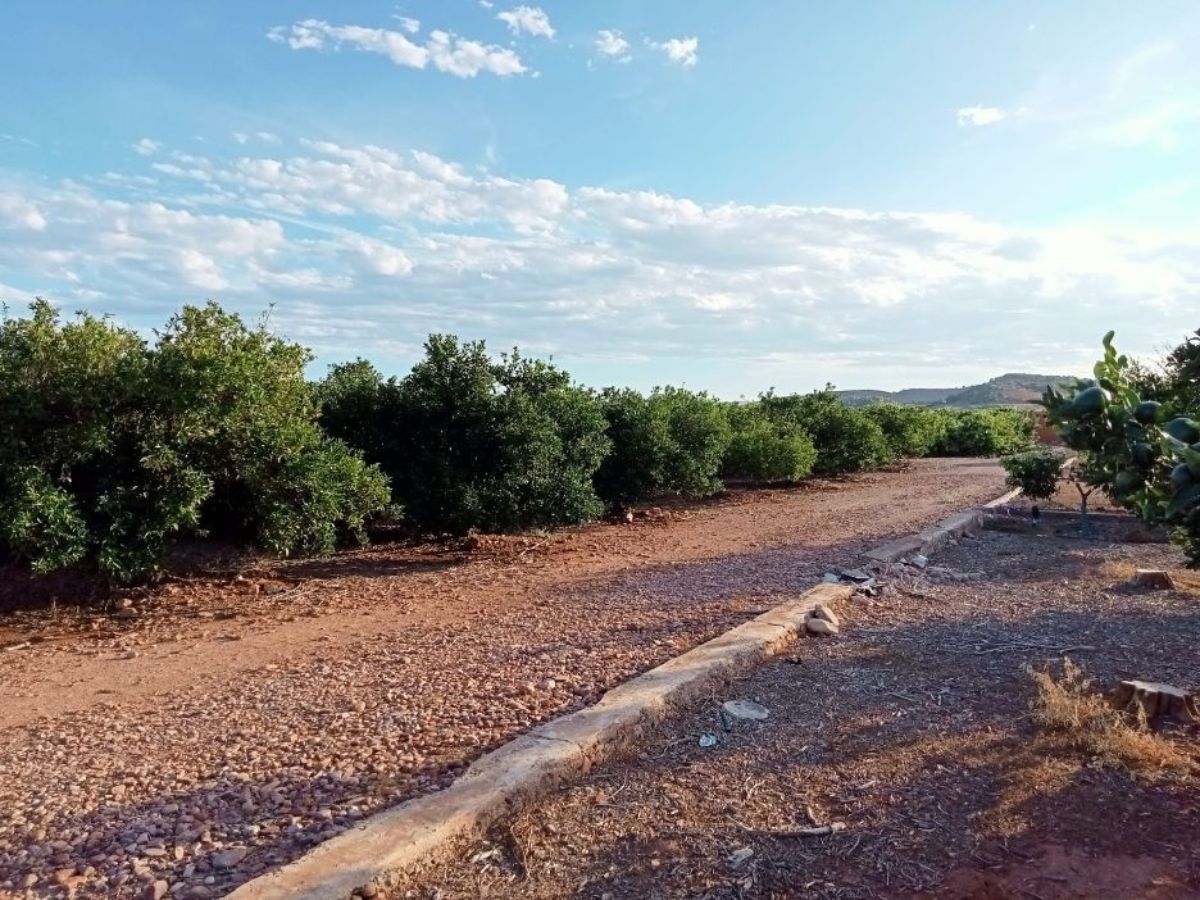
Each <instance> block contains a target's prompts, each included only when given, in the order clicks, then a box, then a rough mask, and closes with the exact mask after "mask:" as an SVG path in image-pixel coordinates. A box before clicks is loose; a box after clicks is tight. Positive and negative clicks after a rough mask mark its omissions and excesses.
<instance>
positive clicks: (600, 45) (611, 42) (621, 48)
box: [596, 28, 631, 62]
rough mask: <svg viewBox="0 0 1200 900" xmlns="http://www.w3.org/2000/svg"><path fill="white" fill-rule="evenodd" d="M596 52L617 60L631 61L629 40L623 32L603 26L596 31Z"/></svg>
mask: <svg viewBox="0 0 1200 900" xmlns="http://www.w3.org/2000/svg"><path fill="white" fill-rule="evenodd" d="M596 52H597V53H599V54H600V55H601V56H607V57H608V58H609V59H615V60H616V61H617V62H629V60H630V58H631V57H630V56H629V41H627V40H625V38H624V36H623V35H622V34H621V32H619V31H616V30H609V29H607V28H602V29H601V30H600V31H598V32H596Z"/></svg>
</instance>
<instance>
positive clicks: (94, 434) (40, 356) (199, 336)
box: [0, 301, 386, 581]
mask: <svg viewBox="0 0 1200 900" xmlns="http://www.w3.org/2000/svg"><path fill="white" fill-rule="evenodd" d="M307 362H308V354H307V351H305V350H304V349H303V348H302V347H299V346H297V345H294V344H289V343H287V342H285V341H282V340H280V339H278V338H276V337H274V336H273V335H271V334H270V333H269V332H268V331H267V330H266V329H265V328H258V329H248V328H246V327H245V325H243V324H242V322H241V320H240V319H238V318H237V317H236V316H232V315H229V314H226V313H224V312H223V311H222V310H221V309H220V308H219V307H218V306H216V305H215V304H209V305H208V306H206V307H203V308H196V307H187V308H185V309H184V310H183V311H182V312H181V313H180V314H179V315H177V316H175V317H173V318H172V319H171V320H170V322H169V323H168V324H167V326H166V327H165V328H164V330H163V331H162V332H160V333H159V334H158V335H157V340H156V343H155V345H154V346H152V347H150V346H147V345H146V343H145V342H144V341H142V340H141V339H140V338H138V337H137V336H136V335H135V334H133V333H132V332H129V331H126V330H124V329H120V328H117V327H115V326H113V325H112V324H111V323H109V322H107V321H105V320H103V319H97V318H95V317H91V316H87V315H80V316H77V317H76V318H75V319H74V320H72V321H68V322H65V323H64V322H62V321H60V319H59V317H58V315H57V314H56V313H55V311H54V310H53V308H52V307H51V306H50V305H49V304H46V303H44V302H41V301H39V302H38V303H36V304H34V306H33V315H32V316H31V317H30V318H28V319H15V320H6V321H5V322H4V323H3V325H2V327H0V473H3V475H0V508H3V510H4V511H5V513H6V515H5V525H4V526H3V529H2V530H0V549H3V550H4V551H5V552H7V554H8V555H10V556H12V557H15V558H17V559H23V560H26V561H27V562H28V563H29V564H30V566H31V568H32V569H33V570H34V571H36V572H39V573H44V572H49V571H52V570H54V569H58V568H62V567H63V566H66V565H71V564H74V563H78V562H82V561H85V560H91V561H93V562H94V563H95V564H96V565H97V566H98V568H99V569H100V571H101V573H102V574H103V575H105V576H106V577H108V578H110V579H112V580H115V581H131V580H134V579H136V578H139V577H141V576H143V575H145V574H147V573H149V572H152V571H153V570H154V569H155V567H156V566H157V565H158V564H159V562H160V561H161V559H162V556H163V555H164V553H166V551H167V549H168V547H169V545H170V543H171V542H172V541H173V540H175V539H176V538H178V537H179V536H181V535H185V534H193V535H198V534H205V533H208V534H212V535H214V536H216V537H221V538H227V539H236V540H250V541H254V542H256V543H259V544H261V545H263V546H265V547H268V548H270V549H273V550H276V551H278V552H281V553H289V552H295V551H303V552H327V551H329V550H332V549H333V547H334V546H335V544H336V542H337V539H338V538H339V537H340V536H341V535H343V534H345V535H348V536H357V537H360V538H361V537H362V534H363V523H364V520H365V519H366V517H367V516H369V515H371V514H372V513H373V512H375V511H376V510H378V509H379V508H380V507H381V506H382V504H383V502H385V501H386V483H385V481H384V479H383V477H382V475H381V474H380V473H378V472H377V471H374V470H371V469H368V468H366V467H365V466H364V465H363V463H362V461H361V460H360V459H359V458H358V457H356V456H354V455H353V454H352V453H350V451H349V450H348V449H347V448H346V447H345V446H344V445H342V444H340V443H337V442H333V441H330V440H329V439H328V438H326V437H325V436H324V434H323V433H322V432H321V430H320V428H319V426H318V425H317V421H316V415H317V409H316V405H315V403H314V401H313V398H312V392H311V389H310V387H309V386H308V384H307V383H306V382H305V380H304V366H305V364H306V363H307Z"/></svg>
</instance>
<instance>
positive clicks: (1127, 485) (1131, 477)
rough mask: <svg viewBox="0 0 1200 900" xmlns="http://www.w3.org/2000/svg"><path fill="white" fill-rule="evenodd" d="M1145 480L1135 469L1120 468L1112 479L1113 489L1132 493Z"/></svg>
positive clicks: (1122, 492)
mask: <svg viewBox="0 0 1200 900" xmlns="http://www.w3.org/2000/svg"><path fill="white" fill-rule="evenodd" d="M1145 483H1146V482H1145V480H1144V479H1143V478H1142V475H1141V473H1140V472H1138V471H1136V470H1135V469H1122V470H1121V471H1120V472H1118V473H1117V477H1116V478H1114V479H1113V490H1114V491H1115V492H1116V493H1117V494H1118V495H1121V494H1132V493H1133V492H1134V491H1136V490H1138V489H1140V488H1141V487H1142V485H1144V484H1145Z"/></svg>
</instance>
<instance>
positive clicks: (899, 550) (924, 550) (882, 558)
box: [863, 488, 1021, 563]
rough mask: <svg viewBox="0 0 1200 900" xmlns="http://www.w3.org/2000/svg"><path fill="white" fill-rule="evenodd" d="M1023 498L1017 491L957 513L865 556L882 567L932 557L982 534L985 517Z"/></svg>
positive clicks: (876, 548) (869, 551)
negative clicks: (960, 541)
mask: <svg viewBox="0 0 1200 900" xmlns="http://www.w3.org/2000/svg"><path fill="white" fill-rule="evenodd" d="M1019 496H1021V489H1020V488H1015V489H1013V490H1011V491H1009V492H1008V493H1007V494H1003V495H1002V496H1000V497H997V498H996V499H995V500H989V501H988V502H987V503H985V504H983V506H980V507H979V508H977V509H969V510H967V511H966V512H961V513H955V514H954V515H952V516H950V517H949V518H946V519H942V521H940V522H938V523H937V524H936V525H932V526H930V527H929V528H926V529H925V530H924V531H921V532H919V533H917V534H912V535H909V536H908V537H902V538H898V539H897V540H894V541H889V542H888V543H886V544H884V545H883V546H881V547H875V548H874V549H872V550H868V551H867V552H866V553H864V554H863V556H864V557H866V558H867V559H869V560H871V561H872V562H879V563H893V562H897V561H899V560H901V559H904V558H905V557H909V556H916V555H917V554H921V555H923V556H928V555H929V554H930V553H933V552H934V551H936V550H940V549H941V548H942V547H945V546H946V545H947V544H949V543H951V542H953V541H957V540H959V539H960V538H962V537H964V536H965V535H968V534H975V533H977V532H978V531H980V530H982V528H983V520H984V517H985V516H986V515H987V512H988V511H989V510H992V509H995V508H996V507H998V506H1003V505H1004V504H1006V503H1011V502H1012V501H1013V500H1015V499H1016V498H1017V497H1019Z"/></svg>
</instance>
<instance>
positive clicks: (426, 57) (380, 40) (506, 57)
mask: <svg viewBox="0 0 1200 900" xmlns="http://www.w3.org/2000/svg"><path fill="white" fill-rule="evenodd" d="M267 37H268V39H270V40H272V41H274V42H275V43H278V44H286V45H287V46H288V47H291V48H292V49H293V50H324V49H326V48H327V47H331V48H333V49H338V48H340V47H342V46H343V45H349V46H352V47H355V48H356V49H358V50H361V51H363V52H365V53H378V54H380V55H381V56H385V57H387V58H388V59H389V60H391V61H392V62H393V63H395V64H396V65H398V66H403V67H405V68H410V69H424V68H425V67H426V66H427V65H431V64H432V65H433V67H434V68H435V69H437V70H438V71H440V72H446V73H448V74H450V75H455V76H457V77H459V78H474V77H475V76H476V75H479V74H480V73H484V72H486V73H489V74H492V75H499V76H502V77H505V76H509V75H519V74H521V73H522V72H524V71H526V70H525V66H524V64H523V63H522V62H521V58H520V56H518V55H517V53H516V51H514V50H511V49H509V48H507V47H499V46H496V45H494V44H482V43H480V42H478V41H472V40H466V39H464V38H460V37H458V36H457V35H454V34H451V33H450V32H447V31H439V30H435V31H432V32H430V34H429V38H428V39H427V40H426V41H425V42H424V43H422V44H418V43H415V42H414V41H412V40H410V39H409V37H408V35H406V34H404V33H402V32H399V31H391V30H389V29H386V28H368V27H365V26H362V25H331V24H330V23H328V22H326V21H324V20H322V19H305V20H304V21H302V22H296V23H295V24H293V25H291V26H290V27H284V26H276V27H275V28H272V29H271V30H270V31H268V32H267Z"/></svg>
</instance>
